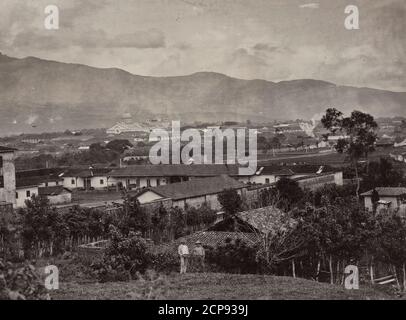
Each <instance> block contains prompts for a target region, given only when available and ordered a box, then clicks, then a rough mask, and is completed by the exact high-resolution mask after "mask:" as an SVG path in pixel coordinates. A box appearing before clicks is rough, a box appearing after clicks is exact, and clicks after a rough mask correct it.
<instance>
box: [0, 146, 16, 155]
mask: <svg viewBox="0 0 406 320" xmlns="http://www.w3.org/2000/svg"><path fill="white" fill-rule="evenodd" d="M14 151H17V149H14V148H9V147H2V146H0V153H8V152H14Z"/></svg>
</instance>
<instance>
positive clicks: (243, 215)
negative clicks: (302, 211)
mask: <svg viewBox="0 0 406 320" xmlns="http://www.w3.org/2000/svg"><path fill="white" fill-rule="evenodd" d="M283 214H284V213H283V211H281V210H280V209H278V208H276V207H273V206H269V207H264V208H258V209H253V210H248V211H244V212H239V213H238V214H237V217H238V218H239V219H240V220H242V221H243V222H245V223H247V224H248V225H250V226H251V227H253V228H254V229H256V230H258V231H261V232H264V233H266V232H269V231H271V230H273V229H274V228H275V225H274V221H278V220H279V217H280V216H282V215H283Z"/></svg>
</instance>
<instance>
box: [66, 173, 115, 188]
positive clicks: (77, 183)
mask: <svg viewBox="0 0 406 320" xmlns="http://www.w3.org/2000/svg"><path fill="white" fill-rule="evenodd" d="M72 180H73V182H74V184H72ZM100 180H103V182H104V184H101V183H100ZM90 184H91V187H93V188H95V189H104V188H106V187H107V186H108V185H111V183H110V181H107V176H94V177H91V178H90ZM63 186H64V188H68V189H78V188H84V187H85V179H84V178H80V177H78V178H76V177H64V178H63Z"/></svg>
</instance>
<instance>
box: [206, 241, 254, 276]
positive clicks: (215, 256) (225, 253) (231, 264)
mask: <svg viewBox="0 0 406 320" xmlns="http://www.w3.org/2000/svg"><path fill="white" fill-rule="evenodd" d="M256 252H257V250H256V248H254V247H253V246H250V245H248V244H247V243H245V242H244V241H242V240H240V239H236V240H235V241H233V240H231V239H226V240H225V243H224V244H221V245H218V246H217V247H216V248H209V249H208V250H206V259H207V263H208V264H210V265H212V266H211V269H213V268H216V269H218V271H220V272H227V273H256V272H257V270H258V269H259V265H258V263H257V260H256ZM213 265H214V266H213Z"/></svg>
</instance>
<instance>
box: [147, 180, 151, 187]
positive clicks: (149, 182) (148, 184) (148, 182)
mask: <svg viewBox="0 0 406 320" xmlns="http://www.w3.org/2000/svg"><path fill="white" fill-rule="evenodd" d="M150 186H151V180H149V179H147V187H150Z"/></svg>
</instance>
